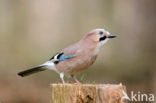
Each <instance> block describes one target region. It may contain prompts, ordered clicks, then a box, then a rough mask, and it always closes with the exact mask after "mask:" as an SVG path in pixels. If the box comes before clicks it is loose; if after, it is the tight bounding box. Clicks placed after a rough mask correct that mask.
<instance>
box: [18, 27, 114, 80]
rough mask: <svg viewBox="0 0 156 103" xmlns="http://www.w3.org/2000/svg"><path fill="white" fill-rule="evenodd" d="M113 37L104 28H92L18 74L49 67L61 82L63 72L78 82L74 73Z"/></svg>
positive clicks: (78, 71)
mask: <svg viewBox="0 0 156 103" xmlns="http://www.w3.org/2000/svg"><path fill="white" fill-rule="evenodd" d="M114 37H115V35H114V34H110V33H109V32H107V31H105V30H104V29H94V30H92V31H91V32H89V33H88V34H86V35H85V36H84V37H83V38H82V39H81V40H80V41H78V42H77V43H75V44H73V45H71V46H68V47H67V48H65V49H63V50H62V51H61V52H59V53H57V54H56V55H54V56H53V57H52V58H51V59H50V60H49V61H47V62H45V63H44V64H42V65H39V66H37V67H34V68H31V69H29V70H25V71H22V72H20V73H18V75H20V76H27V75H29V74H32V73H35V72H38V71H42V70H46V69H50V70H54V71H56V72H57V73H59V74H60V78H61V80H62V82H63V83H65V81H64V79H63V78H64V74H68V75H71V77H73V79H74V80H75V81H76V82H79V81H78V80H77V79H76V77H75V75H76V74H78V73H80V72H82V71H83V70H85V69H87V68H88V67H89V66H91V65H92V64H93V63H94V62H95V60H96V58H97V55H98V52H99V49H100V48H101V46H102V45H104V43H106V42H107V41H108V39H109V38H114ZM43 67H44V68H45V69H43Z"/></svg>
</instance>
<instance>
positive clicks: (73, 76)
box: [71, 75, 81, 84]
mask: <svg viewBox="0 0 156 103" xmlns="http://www.w3.org/2000/svg"><path fill="white" fill-rule="evenodd" d="M71 77H72V78H73V79H74V81H75V82H76V83H78V84H81V83H80V82H79V81H78V80H77V78H76V76H75V75H71Z"/></svg>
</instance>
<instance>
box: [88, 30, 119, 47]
mask: <svg viewBox="0 0 156 103" xmlns="http://www.w3.org/2000/svg"><path fill="white" fill-rule="evenodd" d="M115 37H116V35H115V34H111V33H109V32H108V31H106V30H105V29H94V30H92V31H91V32H89V33H88V34H87V35H86V36H85V39H88V40H90V41H93V42H96V43H97V44H99V46H100V47H101V46H102V45H104V44H105V43H106V42H107V41H108V40H109V39H111V38H115Z"/></svg>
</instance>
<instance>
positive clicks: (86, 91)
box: [51, 84, 127, 103]
mask: <svg viewBox="0 0 156 103" xmlns="http://www.w3.org/2000/svg"><path fill="white" fill-rule="evenodd" d="M51 86H52V103H126V102H127V101H126V100H125V98H123V96H124V93H126V87H125V86H123V85H122V84H118V85H117V84H52V85H51Z"/></svg>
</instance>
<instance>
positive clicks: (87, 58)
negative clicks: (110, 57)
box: [56, 51, 97, 75]
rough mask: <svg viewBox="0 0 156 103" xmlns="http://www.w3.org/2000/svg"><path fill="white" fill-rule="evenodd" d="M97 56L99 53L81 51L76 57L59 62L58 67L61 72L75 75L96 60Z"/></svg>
mask: <svg viewBox="0 0 156 103" xmlns="http://www.w3.org/2000/svg"><path fill="white" fill-rule="evenodd" d="M96 57H97V55H95V54H94V55H93V53H91V52H87V51H81V52H79V53H77V54H76V56H75V57H73V58H71V59H68V60H65V61H62V62H59V63H58V64H57V65H56V69H57V70H58V71H59V72H64V73H67V74H71V75H74V74H77V73H79V72H81V71H83V70H84V69H87V68H88V67H89V66H90V65H92V64H93V63H94V61H95V60H96Z"/></svg>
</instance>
